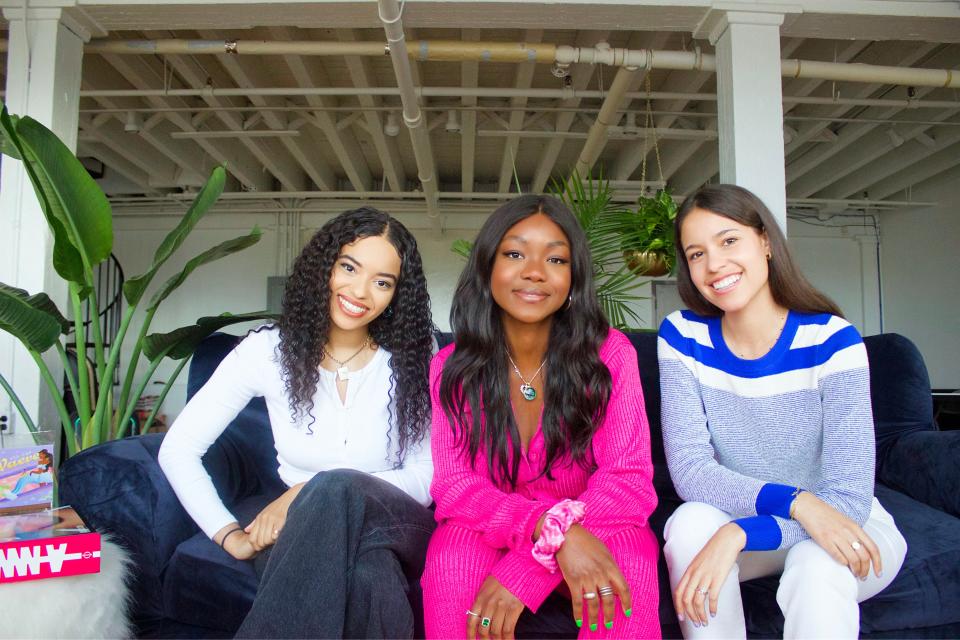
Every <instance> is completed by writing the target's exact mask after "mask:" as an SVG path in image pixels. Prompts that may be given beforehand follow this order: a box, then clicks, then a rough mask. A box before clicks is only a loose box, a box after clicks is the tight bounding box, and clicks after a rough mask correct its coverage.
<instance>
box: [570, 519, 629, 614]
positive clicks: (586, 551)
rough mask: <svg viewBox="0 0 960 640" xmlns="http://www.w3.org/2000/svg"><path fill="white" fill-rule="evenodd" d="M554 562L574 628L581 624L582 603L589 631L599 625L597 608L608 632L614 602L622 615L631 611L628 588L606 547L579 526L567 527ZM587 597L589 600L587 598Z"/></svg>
mask: <svg viewBox="0 0 960 640" xmlns="http://www.w3.org/2000/svg"><path fill="white" fill-rule="evenodd" d="M556 558H557V564H558V565H560V571H561V572H562V573H563V578H564V580H565V581H566V583H567V586H568V587H569V588H570V597H571V599H572V600H573V618H574V620H576V621H577V626H580V625H581V624H582V623H583V618H582V616H583V603H584V602H586V603H587V620H586V622H587V624H588V626H589V628H590V629H591V630H592V631H596V629H597V625H598V624H599V623H600V617H599V614H600V607H601V606H602V607H603V619H604V621H605V625H606V627H607V628H608V629H609V628H611V627H612V626H613V620H614V618H615V617H616V612H617V599H618V598H619V600H620V608H621V609H622V610H623V611H624V613H625V614H626V612H629V611H630V610H631V608H632V606H633V604H632V602H631V600H630V587H629V586H627V580H626V578H624V577H623V572H622V571H620V567H619V566H618V565H617V562H616V560H614V559H613V554H611V553H610V550H609V549H608V548H607V545H605V544H604V543H603V542H601V541H600V539H599V538H597V537H596V536H594V535H593V534H592V533H590V532H589V531H587V529H585V528H584V527H583V526H581V525H579V524H574V525H573V526H571V527H570V529H569V530H568V531H567V533H566V536H565V537H564V541H563V546H561V547H560V550H559V551H557V555H556ZM601 590H602V591H601ZM591 594H592V596H593V597H590V595H591Z"/></svg>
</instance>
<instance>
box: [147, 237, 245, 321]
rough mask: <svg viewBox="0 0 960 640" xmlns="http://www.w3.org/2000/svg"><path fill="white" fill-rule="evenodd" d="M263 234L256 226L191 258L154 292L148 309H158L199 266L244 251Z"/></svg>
mask: <svg viewBox="0 0 960 640" xmlns="http://www.w3.org/2000/svg"><path fill="white" fill-rule="evenodd" d="M261 235H262V234H261V231H260V227H256V226H255V227H254V228H253V230H252V231H251V232H250V233H249V234H248V235H245V236H240V237H237V238H233V239H232V240H226V241H224V242H221V243H220V244H218V245H217V246H215V247H211V248H209V249H207V250H206V251H204V252H203V253H201V254H200V255H198V256H195V257H193V258H192V259H190V260H189V261H188V262H187V264H186V265H184V267H183V270H182V271H181V272H180V273H178V274H177V275H175V276H173V277H172V278H170V279H169V280H167V281H166V282H165V283H164V285H163V286H162V287H160V290H159V291H157V293H155V294H154V296H153V299H152V300H151V301H150V307H149V308H148V311H150V310H153V309H156V308H157V307H158V306H159V305H160V303H161V302H163V301H164V300H165V299H166V298H167V296H169V295H170V294H171V293H173V292H174V291H175V290H176V288H177V287H179V286H180V285H181V284H183V282H184V281H185V280H186V279H187V277H188V276H189V275H190V274H191V273H193V271H194V270H195V269H196V268H197V267H200V266H203V265H205V264H207V263H209V262H213V261H215V260H219V259H220V258H225V257H227V256H229V255H230V254H233V253H236V252H238V251H243V250H244V249H246V248H247V247H250V246H253V245H255V244H257V243H258V242H259V241H260V236H261Z"/></svg>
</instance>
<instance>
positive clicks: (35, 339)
mask: <svg viewBox="0 0 960 640" xmlns="http://www.w3.org/2000/svg"><path fill="white" fill-rule="evenodd" d="M69 329H70V323H69V322H68V321H67V319H66V318H64V317H63V315H62V314H61V313H60V311H59V310H58V309H57V307H56V305H55V304H54V303H53V301H52V300H50V298H49V297H48V296H47V294H45V293H38V294H37V295H34V296H31V295H30V294H28V293H27V292H26V291H24V290H23V289H17V288H16V287H11V286H9V285H6V284H3V283H2V282H0V330H3V331H6V332H7V333H9V334H11V335H12V336H13V337H15V338H16V339H17V340H19V341H20V342H22V343H23V344H24V345H26V347H27V348H28V349H30V350H32V351H36V352H38V353H43V352H44V351H46V350H47V349H49V348H50V347H52V346H53V345H54V344H56V342H57V340H58V339H59V338H60V334H61V333H64V332H66V331H67V330H69Z"/></svg>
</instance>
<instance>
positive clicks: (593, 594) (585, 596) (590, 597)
mask: <svg viewBox="0 0 960 640" xmlns="http://www.w3.org/2000/svg"><path fill="white" fill-rule="evenodd" d="M596 597H597V594H596V592H595V591H587V592H586V593H584V594H583V599H584V600H593V599H594V598H596Z"/></svg>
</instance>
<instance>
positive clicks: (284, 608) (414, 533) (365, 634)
mask: <svg viewBox="0 0 960 640" xmlns="http://www.w3.org/2000/svg"><path fill="white" fill-rule="evenodd" d="M434 526H435V523H434V519H433V513H432V512H431V511H430V510H428V509H426V508H424V507H423V506H422V505H420V504H419V503H417V502H416V501H415V500H413V498H411V497H410V496H408V495H407V494H406V493H404V492H403V491H401V490H400V489H397V488H396V487H394V486H393V485H391V484H389V483H387V482H385V481H383V480H380V479H379V478H375V477H373V476H371V475H369V474H367V473H363V472H362V471H354V470H350V469H336V470H333V471H324V472H321V473H318V474H317V475H316V476H314V478H313V479H312V480H310V482H308V483H307V484H306V486H305V487H304V488H303V490H301V491H300V493H299V495H297V497H296V499H294V501H293V503H292V504H291V505H290V510H289V512H288V514H287V521H286V524H285V525H284V527H283V530H282V531H281V533H280V537H279V538H278V539H277V543H276V544H275V545H273V547H270V548H269V549H268V550H265V552H264V553H263V554H261V555H262V556H265V560H264V559H263V558H261V559H259V561H258V562H257V563H256V565H257V569H258V573H259V572H260V571H261V570H262V572H263V574H262V576H261V578H260V585H259V587H258V589H257V597H256V600H255V601H254V603H253V607H252V608H251V609H250V613H248V614H247V617H246V619H245V620H244V621H243V624H242V625H241V627H240V630H239V631H238V632H237V636H236V637H238V638H412V637H413V634H414V620H415V615H416V616H419V612H417V613H416V614H415V613H414V611H413V607H414V606H416V603H418V602H419V601H420V595H419V590H420V585H419V580H420V575H421V574H422V573H423V563H424V559H425V556H426V552H427V543H428V542H429V540H430V534H431V533H432V532H433V529H434ZM267 551H269V553H267ZM261 568H262V569H261ZM411 600H413V601H414V603H415V604H414V605H411Z"/></svg>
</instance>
